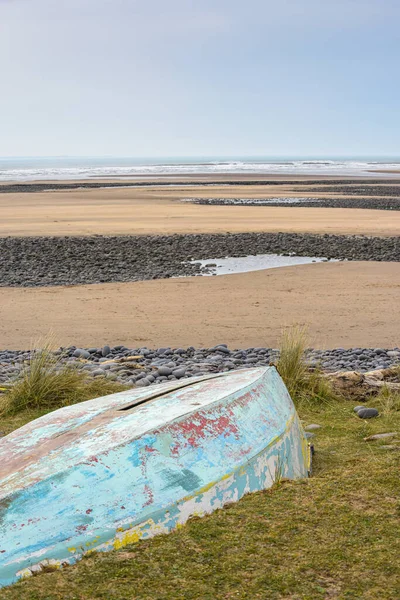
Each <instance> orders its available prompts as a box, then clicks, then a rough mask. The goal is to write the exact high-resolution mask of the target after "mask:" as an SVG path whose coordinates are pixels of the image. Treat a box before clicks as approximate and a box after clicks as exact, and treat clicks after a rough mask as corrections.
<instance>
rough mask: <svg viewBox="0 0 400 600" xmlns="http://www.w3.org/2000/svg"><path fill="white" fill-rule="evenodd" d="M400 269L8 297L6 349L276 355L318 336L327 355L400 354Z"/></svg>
mask: <svg viewBox="0 0 400 600" xmlns="http://www.w3.org/2000/svg"><path fill="white" fill-rule="evenodd" d="M399 306H400V263H376V262H350V263H320V264H312V265H304V266H298V267H287V268H281V269H272V270H265V271H258V272H253V273H244V274H237V275H225V276H219V277H196V278H187V279H167V280H156V281H144V282H136V283H124V284H95V285H88V286H71V287H52V288H49V287H47V288H33V289H32V288H30V289H27V288H24V289H21V288H0V348H3V349H4V348H9V349H26V348H29V347H30V346H31V344H32V342H34V341H37V340H39V339H42V340H43V337H44V336H46V334H48V333H49V332H50V331H52V332H53V333H54V336H55V339H56V341H57V343H58V344H60V345H69V344H76V345H81V346H86V347H89V346H102V345H103V344H105V343H110V344H111V345H113V344H124V345H126V346H128V347H135V346H148V347H160V346H164V345H167V346H189V345H194V346H204V347H210V346H212V345H214V344H217V343H226V344H229V346H230V347H231V348H234V347H238V348H247V347H259V346H272V347H274V346H276V345H277V341H278V338H279V335H280V332H281V329H282V327H284V326H288V325H292V324H295V323H300V324H305V325H307V326H308V327H309V333H310V344H311V345H312V346H314V347H318V348H334V347H340V346H342V347H357V346H359V347H388V348H392V347H395V346H398V345H399V343H400V342H399V340H400V321H399V319H398V307H399Z"/></svg>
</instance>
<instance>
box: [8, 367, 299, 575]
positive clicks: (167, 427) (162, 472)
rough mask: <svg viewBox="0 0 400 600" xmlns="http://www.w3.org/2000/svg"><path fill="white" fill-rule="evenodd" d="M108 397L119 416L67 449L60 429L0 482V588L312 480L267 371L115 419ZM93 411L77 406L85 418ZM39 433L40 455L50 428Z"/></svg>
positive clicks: (212, 382) (189, 390)
mask: <svg viewBox="0 0 400 600" xmlns="http://www.w3.org/2000/svg"><path fill="white" fill-rule="evenodd" d="M182 387H183V386H182ZM159 390H161V386H160V387H159V388H158V391H159ZM117 396H119V395H118V394H117V395H115V397H116V400H115V403H116V405H118V407H119V408H118V411H119V412H118V414H117V410H115V411H114V412H112V418H110V419H107V418H106V417H107V415H108V412H107V411H106V412H105V413H104V414H103V416H102V417H101V418H102V419H103V420H104V422H102V421H95V420H93V421H89V424H87V423H86V425H83V426H81V428H80V429H79V427H78V432H79V438H76V437H75V438H73V437H72V438H71V439H69V438H68V436H71V435H73V434H72V433H71V431H68V430H67V431H66V432H65V430H64V429H63V427H65V417H64V418H63V419H62V425H61V424H60V429H61V430H62V434H60V436H59V437H57V436H56V437H55V439H56V440H58V439H61V440H63V441H62V442H59V443H60V446H55V447H53V446H52V449H51V450H50V451H48V452H47V453H45V454H44V455H43V456H41V458H40V459H37V460H36V461H34V462H33V463H32V464H28V463H27V466H26V469H25V470H26V473H22V475H19V476H18V477H17V478H15V477H14V476H13V475H10V476H9V477H8V478H6V479H5V487H6V494H3V499H2V500H1V499H0V507H2V510H1V509H0V539H1V542H0V585H3V586H4V585H8V584H10V583H12V582H13V581H16V580H17V579H18V578H20V577H25V576H29V575H31V574H32V573H34V572H37V571H40V570H41V569H42V568H43V566H45V565H48V564H53V565H56V566H62V565H63V564H72V563H74V562H75V561H76V560H78V559H79V558H80V557H81V556H82V555H83V554H85V553H87V552H89V551H94V550H95V551H104V550H110V549H118V548H121V547H123V546H125V545H127V544H130V543H133V542H136V541H139V540H141V539H146V538H148V537H151V536H154V535H156V534H159V533H168V532H170V531H172V530H174V529H176V528H177V527H178V526H180V525H182V524H184V523H185V522H186V521H187V520H188V519H189V518H190V517H192V516H202V515H205V514H208V513H211V512H212V511H214V510H216V509H218V508H221V507H223V506H224V505H225V504H227V503H229V502H235V501H237V500H239V499H240V498H242V497H243V496H244V495H245V494H247V493H249V492H255V491H259V490H263V489H266V488H268V487H270V486H271V485H273V483H274V482H275V481H277V480H279V479H281V478H287V479H297V478H303V477H307V475H308V473H309V469H310V455H309V449H308V444H307V440H306V438H305V436H304V433H303V431H302V428H301V425H300V422H299V419H298V416H297V413H296V411H295V408H294V406H293V403H292V401H291V399H290V396H289V394H288V392H287V390H286V388H285V386H284V384H283V382H282V380H281V378H280V377H279V375H278V373H277V372H276V370H275V369H273V368H265V369H249V370H246V371H239V372H237V373H235V374H228V375H226V376H222V377H220V376H218V377H215V378H205V379H204V380H202V381H199V382H197V383H196V382H195V383H193V384H191V385H187V386H186V387H183V389H178V387H177V388H176V389H174V390H172V391H169V392H168V393H166V394H165V395H162V396H161V397H160V398H159V399H154V400H152V401H151V402H149V403H144V404H141V405H139V406H135V407H133V408H129V406H128V408H126V407H123V408H122V410H121V408H120V405H119V404H118V403H119V401H120V399H119V398H117ZM110 398H111V397H110ZM94 402H95V401H91V403H83V405H80V410H82V411H83V413H82V414H84V413H85V407H84V405H85V404H88V408H90V407H93V406H94V404H93V403H94ZM124 404H125V405H126V397H125V398H124ZM71 408H72V407H71ZM62 410H63V411H64V415H68V414H69V412H68V411H65V409H62ZM174 411H175V412H174ZM59 412H61V411H56V412H55V413H53V419H54V418H56V416H57V415H56V413H59ZM70 412H71V411H70ZM122 413H123V414H122ZM66 418H67V421H68V417H66ZM96 418H97V419H99V418H100V417H96ZM39 421H41V420H40V419H39V420H38V425H39V426H40V425H41V426H40V427H39V430H38V433H37V436H36V439H37V438H39V439H40V440H41V442H40V443H41V446H42V447H43V446H46V444H47V443H49V442H48V441H47V438H46V440H43V431H46V435H48V431H49V429H51V426H49V423H48V421H46V422H45V424H44V425H43V424H40V423H39ZM91 425H93V427H91ZM22 429H24V428H22ZM31 429H32V425H31ZM34 430H35V429H34ZM132 431H133V432H134V435H132ZM51 435H52V436H53V433H52V434H51ZM11 436H12V434H11ZM7 437H10V436H7ZM7 437H6V438H4V440H3V441H2V444H3V445H4V444H7ZM53 437H54V436H53ZM53 437H52V438H51V439H52V440H53ZM16 439H19V440H20V439H21V436H20V437H19V438H18V436H16ZM19 443H20V442H19ZM11 444H12V439H11ZM52 444H53V445H54V440H53V441H52ZM28 452H29V449H28ZM24 456H26V455H25V454H24ZM28 456H29V454H28ZM26 460H27V459H26ZM0 490H1V488H0ZM0 497H1V496H0Z"/></svg>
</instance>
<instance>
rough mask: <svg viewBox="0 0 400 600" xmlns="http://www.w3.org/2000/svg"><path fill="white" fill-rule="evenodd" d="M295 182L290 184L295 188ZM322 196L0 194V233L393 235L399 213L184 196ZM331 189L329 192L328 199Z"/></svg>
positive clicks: (241, 190)
mask: <svg viewBox="0 0 400 600" xmlns="http://www.w3.org/2000/svg"><path fill="white" fill-rule="evenodd" d="M294 187H295V186H294ZM278 195H280V196H282V195H284V196H287V197H291V196H292V197H293V196H299V195H306V196H311V197H312V196H313V195H314V196H321V193H320V192H319V193H317V192H315V191H313V190H312V188H311V189H308V188H307V189H302V191H301V194H300V193H299V191H296V190H295V189H293V186H291V185H283V186H282V185H279V186H271V185H266V186H262V185H261V186H256V187H253V186H247V185H246V186H245V185H237V186H236V185H235V186H229V188H228V187H226V186H212V187H201V186H200V187H199V186H197V187H194V186H187V187H169V188H165V187H164V188H163V187H148V188H118V189H107V188H104V189H96V190H92V189H79V190H74V191H53V192H39V193H5V194H0V236H28V235H96V234H106V235H111V234H132V235H133V234H136V235H137V234H171V233H211V232H213V233H225V232H247V231H253V232H261V231H268V232H278V231H280V232H309V233H344V234H367V235H378V236H389V235H398V234H399V232H400V211H387V210H382V211H380V210H364V209H351V208H346V209H342V208H324V209H320V208H318V207H317V208H303V207H295V208H292V207H287V206H285V207H268V206H260V207H257V206H256V207H254V206H249V207H247V206H203V205H197V204H191V203H189V202H181V200H182V199H183V198H188V197H193V196H196V197H210V196H211V197H212V196H219V197H233V196H238V197H245V198H252V197H253V198H268V197H276V196H278ZM332 195H334V194H330V196H332Z"/></svg>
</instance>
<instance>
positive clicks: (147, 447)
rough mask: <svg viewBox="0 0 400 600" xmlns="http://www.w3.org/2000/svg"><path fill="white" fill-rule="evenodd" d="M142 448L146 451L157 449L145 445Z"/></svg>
mask: <svg viewBox="0 0 400 600" xmlns="http://www.w3.org/2000/svg"><path fill="white" fill-rule="evenodd" d="M144 449H145V450H146V452H157V450H156V449H155V448H152V447H151V446H145V447H144Z"/></svg>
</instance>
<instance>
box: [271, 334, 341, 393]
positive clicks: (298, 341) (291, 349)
mask: <svg viewBox="0 0 400 600" xmlns="http://www.w3.org/2000/svg"><path fill="white" fill-rule="evenodd" d="M306 348H307V332H306V329H305V328H304V327H300V326H295V327H291V328H288V329H285V330H284V331H283V333H282V337H281V341H280V355H279V359H278V361H277V363H276V367H277V369H278V371H279V374H280V376H281V377H282V379H283V381H284V382H285V384H286V387H287V388H288V391H289V394H290V395H291V397H292V399H293V401H294V402H295V403H297V404H298V403H300V402H313V401H318V402H323V401H328V400H332V399H333V398H334V397H335V393H334V390H333V387H332V385H331V383H330V382H329V381H328V379H326V378H325V377H324V376H323V374H322V372H321V371H319V370H318V369H310V368H309V367H308V366H307V363H306V360H305V351H306Z"/></svg>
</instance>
